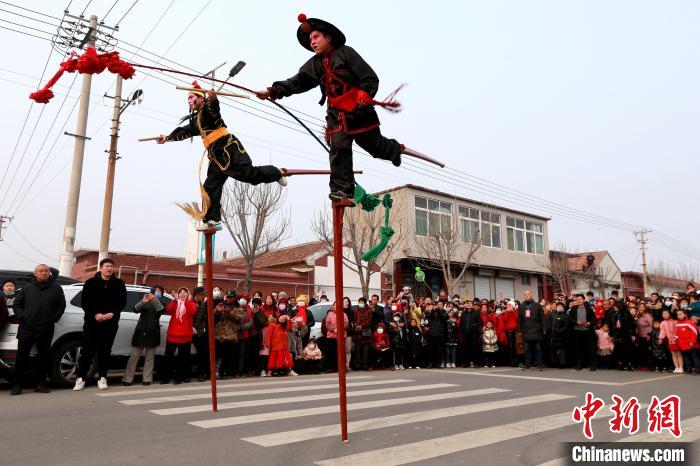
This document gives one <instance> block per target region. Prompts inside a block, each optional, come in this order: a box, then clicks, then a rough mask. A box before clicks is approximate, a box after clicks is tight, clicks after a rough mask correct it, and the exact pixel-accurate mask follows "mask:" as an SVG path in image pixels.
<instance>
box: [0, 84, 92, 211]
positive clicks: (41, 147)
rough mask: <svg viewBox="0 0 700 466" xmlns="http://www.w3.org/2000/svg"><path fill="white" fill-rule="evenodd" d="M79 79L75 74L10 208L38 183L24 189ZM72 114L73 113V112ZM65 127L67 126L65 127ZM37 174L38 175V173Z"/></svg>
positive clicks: (0, 203)
mask: <svg viewBox="0 0 700 466" xmlns="http://www.w3.org/2000/svg"><path fill="white" fill-rule="evenodd" d="M77 78H78V73H74V75H73V81H72V82H71V84H70V88H69V89H68V93H66V95H65V96H64V97H63V101H62V102H61V105H60V106H59V108H58V111H57V112H56V115H55V116H54V119H53V121H52V122H51V126H49V129H48V130H46V136H44V140H43V141H42V143H41V146H40V147H39V149H38V150H37V151H36V155H35V156H34V160H32V164H31V165H30V166H29V168H28V169H27V173H26V174H25V175H24V179H23V180H22V182H21V183H20V184H19V185H20V188H19V189H17V190H16V191H15V196H14V198H12V201H10V206H12V205H15V201H17V199H18V198H19V196H20V193H21V192H22V191H23V190H24V189H26V190H29V189H31V187H32V185H33V184H34V181H36V176H35V178H34V180H33V181H32V182H31V183H30V184H29V186H28V187H27V188H24V186H27V185H26V183H27V179H28V178H29V175H30V174H31V172H32V169H33V168H34V165H36V162H37V160H38V159H39V155H40V154H41V151H42V149H43V148H44V146H45V145H46V141H47V140H48V138H49V134H50V133H51V130H52V129H53V127H54V125H56V121H57V120H58V117H59V115H60V114H61V110H63V106H64V105H65V103H66V100H67V99H68V94H69V93H70V91H71V90H72V89H73V86H74V85H75V81H76V80H77ZM76 102H77V100H76ZM71 113H72V112H71ZM67 120H68V118H66V121H67ZM64 126H65V125H64ZM59 134H60V133H59ZM48 155H49V154H47V156H46V157H44V162H45V161H46V159H47V158H48ZM41 167H43V163H42V165H41V166H40V168H41ZM37 173H38V172H37ZM3 199H4V198H3ZM0 205H2V202H0Z"/></svg>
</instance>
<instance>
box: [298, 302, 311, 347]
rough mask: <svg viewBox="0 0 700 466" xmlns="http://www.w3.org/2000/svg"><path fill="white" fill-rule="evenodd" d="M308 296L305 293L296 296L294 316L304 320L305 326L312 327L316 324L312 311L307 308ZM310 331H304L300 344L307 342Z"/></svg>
mask: <svg viewBox="0 0 700 466" xmlns="http://www.w3.org/2000/svg"><path fill="white" fill-rule="evenodd" d="M308 299H309V297H308V296H306V295H300V296H297V298H296V302H297V305H296V307H295V308H294V309H295V310H296V311H295V313H294V317H300V318H302V319H303V320H304V325H306V327H307V328H309V329H311V328H313V326H314V325H316V319H315V318H314V313H313V312H311V311H310V310H309V301H308ZM310 334H311V332H306V334H304V336H303V337H302V344H303V345H304V346H306V345H307V344H308V342H309V338H310V337H311V335H310Z"/></svg>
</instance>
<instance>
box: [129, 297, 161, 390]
mask: <svg viewBox="0 0 700 466" xmlns="http://www.w3.org/2000/svg"><path fill="white" fill-rule="evenodd" d="M134 312H135V313H137V314H139V321H138V322H137V323H136V328H135V329H134V336H133V337H132V338H131V356H129V361H128V362H127V363H126V370H125V372H124V378H123V379H122V382H123V383H124V385H125V386H127V387H128V386H129V385H131V384H132V383H133V382H134V373H135V372H136V366H137V365H138V363H139V360H140V359H141V354H142V353H146V355H145V357H144V362H143V384H144V385H151V383H153V366H154V363H155V360H156V348H157V347H158V345H160V316H162V315H163V313H164V312H165V308H164V307H163V304H161V302H160V300H159V299H158V298H157V297H156V288H151V291H150V292H149V293H146V294H145V295H144V296H143V299H142V300H141V301H139V302H138V303H136V305H135V306H134Z"/></svg>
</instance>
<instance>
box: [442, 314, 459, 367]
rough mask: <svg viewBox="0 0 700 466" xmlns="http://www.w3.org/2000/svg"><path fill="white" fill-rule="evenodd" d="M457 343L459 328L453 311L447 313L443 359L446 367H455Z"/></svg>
mask: <svg viewBox="0 0 700 466" xmlns="http://www.w3.org/2000/svg"><path fill="white" fill-rule="evenodd" d="M458 345H459V329H458V328H457V317H456V316H455V312H454V311H450V312H448V313H447V338H446V339H445V356H446V357H445V360H446V364H447V367H457V366H456V365H455V363H456V362H457V346H458Z"/></svg>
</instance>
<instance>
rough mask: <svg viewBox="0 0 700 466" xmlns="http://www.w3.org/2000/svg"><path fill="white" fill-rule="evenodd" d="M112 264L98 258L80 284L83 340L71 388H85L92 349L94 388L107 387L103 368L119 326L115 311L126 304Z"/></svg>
mask: <svg viewBox="0 0 700 466" xmlns="http://www.w3.org/2000/svg"><path fill="white" fill-rule="evenodd" d="M113 266H114V262H113V261H112V259H109V258H106V259H102V260H101V261H100V271H99V272H97V273H96V274H95V276H94V277H92V278H90V279H88V280H87V281H86V282H85V284H84V285H83V293H82V297H81V306H82V308H83V311H85V323H84V324H83V336H84V343H83V349H82V351H81V353H80V359H79V360H78V369H77V371H76V372H77V379H76V380H75V386H74V387H73V390H75V391H80V390H82V389H84V388H85V379H86V377H87V374H88V371H89V370H90V365H91V364H92V359H93V357H94V356H95V353H97V373H98V375H99V377H100V378H99V380H98V382H97V388H99V389H100V390H106V389H107V388H108V386H107V371H108V369H109V357H110V355H111V352H112V343H114V337H115V336H116V335H117V329H118V328H119V315H120V314H121V312H122V309H124V306H126V286H125V285H124V282H123V281H122V280H120V279H118V278H117V277H116V276H114V273H113V270H112V268H113Z"/></svg>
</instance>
